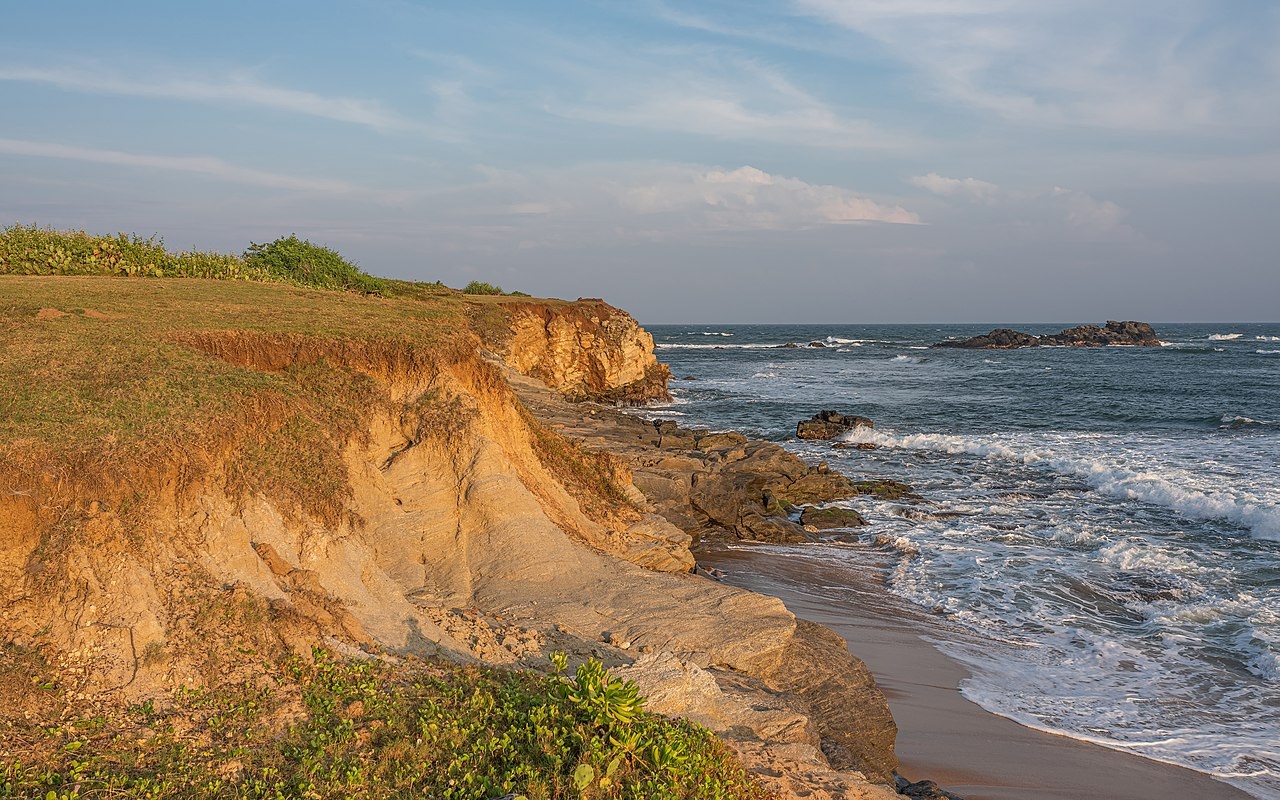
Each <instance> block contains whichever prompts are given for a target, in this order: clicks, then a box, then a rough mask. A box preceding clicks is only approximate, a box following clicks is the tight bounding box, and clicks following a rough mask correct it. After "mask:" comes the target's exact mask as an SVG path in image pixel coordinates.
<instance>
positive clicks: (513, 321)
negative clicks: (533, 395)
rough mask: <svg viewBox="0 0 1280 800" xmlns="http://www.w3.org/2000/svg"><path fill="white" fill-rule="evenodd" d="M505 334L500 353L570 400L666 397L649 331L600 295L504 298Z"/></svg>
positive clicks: (637, 400) (661, 368)
mask: <svg viewBox="0 0 1280 800" xmlns="http://www.w3.org/2000/svg"><path fill="white" fill-rule="evenodd" d="M503 309H504V310H505V311H506V312H507V314H508V317H509V320H510V338H509V339H508V340H507V341H506V343H505V346H504V349H503V353H502V355H503V358H504V359H505V360H506V361H507V363H508V364H510V365H511V366H512V367H513V368H514V369H516V370H517V371H519V372H521V373H523V374H525V375H530V376H532V377H535V378H538V379H539V380H541V381H543V382H545V383H546V384H547V385H548V386H551V387H552V388H554V389H556V390H558V391H559V392H561V393H562V394H563V395H564V396H566V397H568V398H570V399H573V400H603V401H608V402H618V403H645V402H649V401H651V400H669V399H670V397H671V395H670V394H669V393H668V392H667V381H668V379H669V378H670V377H671V373H670V371H669V370H668V369H667V366H666V365H665V364H660V363H658V359H657V357H656V356H655V355H654V353H653V337H652V336H650V335H649V333H648V332H647V331H645V330H644V329H643V328H641V327H640V325H639V324H638V323H637V322H636V321H635V319H633V318H632V317H631V315H630V314H627V313H626V312H625V311H622V310H620V309H617V308H614V307H613V306H611V305H609V304H608V303H605V302H603V301H596V300H579V301H578V302H576V303H564V304H558V305H549V304H546V303H504V304H503Z"/></svg>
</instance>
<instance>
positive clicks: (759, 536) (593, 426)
mask: <svg viewBox="0 0 1280 800" xmlns="http://www.w3.org/2000/svg"><path fill="white" fill-rule="evenodd" d="M507 379H508V381H509V382H510V383H511V385H512V386H513V388H514V389H515V390H516V392H517V394H518V396H519V397H520V399H521V402H522V403H523V404H524V405H525V407H527V408H528V409H529V410H530V411H531V413H532V414H533V415H534V417H535V418H536V419H538V420H539V421H540V422H542V423H543V424H546V425H548V426H550V427H552V428H553V429H555V430H556V431H557V432H558V433H560V434H561V435H563V436H565V437H566V438H568V439H570V440H571V441H574V442H577V443H579V444H581V445H582V446H585V447H587V448H590V449H598V450H601V451H605V452H608V453H610V454H612V455H615V456H617V457H620V458H621V459H623V461H624V462H625V463H626V465H627V468H628V470H629V471H630V473H631V477H632V480H633V481H634V484H635V486H636V487H637V488H638V489H639V490H640V492H641V493H642V494H643V497H644V503H645V504H646V506H647V507H648V508H650V509H651V511H652V513H654V514H656V515H657V516H658V517H659V518H660V519H662V520H663V521H665V522H667V523H669V524H671V525H672V526H675V527H677V528H679V529H681V530H683V531H685V532H686V533H688V534H689V536H690V538H691V542H690V546H693V547H697V546H700V545H701V546H706V545H709V544H712V543H717V542H719V543H732V542H756V543H801V542H812V541H819V540H829V538H830V536H831V532H832V531H833V530H841V529H843V530H847V529H851V528H854V527H858V526H861V525H865V524H866V522H865V521H864V520H863V519H862V518H861V516H860V515H858V514H857V512H855V511H852V510H850V509H845V508H838V507H835V508H829V507H826V506H825V505H824V504H825V503H828V502H830V501H834V500H840V499H847V498H849V497H853V496H856V495H859V494H873V495H879V496H894V497H904V496H905V497H916V495H914V493H912V492H911V489H910V487H907V486H905V485H903V484H899V483H896V482H893V481H884V480H876V479H866V480H851V479H850V478H848V477H846V476H844V475H841V474H840V473H838V472H835V471H833V470H831V469H829V468H828V467H827V466H826V465H825V464H818V465H816V466H815V465H809V464H807V463H805V462H804V461H803V460H801V459H800V458H799V457H797V456H795V455H794V454H792V453H790V452H788V451H787V450H785V449H784V448H782V447H781V446H779V445H777V444H774V443H771V442H765V441H760V440H753V439H750V438H748V437H746V436H744V435H742V434H739V433H732V432H728V433H726V432H711V431H705V430H697V429H686V428H682V427H680V426H679V425H677V424H675V423H673V422H671V421H668V420H658V421H652V422H651V421H647V420H643V419H640V418H638V417H636V416H633V415H631V414H628V413H624V412H622V411H620V410H619V409H616V408H612V407H609V406H601V405H597V404H594V403H577V404H569V403H566V402H565V401H564V399H563V398H561V397H560V396H559V395H557V394H556V393H554V392H549V391H547V390H546V389H545V388H544V387H542V386H540V385H538V383H537V382H536V381H532V380H529V379H527V378H524V377H522V376H520V375H514V374H508V376H507ZM850 419H852V418H850ZM695 571H697V572H699V573H702V574H707V575H709V576H711V577H716V573H715V571H714V570H712V571H710V572H708V571H707V570H704V569H702V568H701V567H695ZM799 622H800V623H801V625H800V633H801V634H802V636H801V638H802V639H803V641H804V642H805V643H804V644H803V645H802V646H801V647H800V650H798V651H795V655H794V656H792V657H790V658H788V659H787V662H786V663H784V664H783V665H780V666H781V669H778V670H774V671H771V672H770V673H769V674H768V675H766V676H762V678H763V682H761V680H760V679H752V678H751V677H750V676H745V675H742V674H735V673H734V672H733V671H725V670H723V669H720V668H715V667H713V668H711V669H709V670H701V671H700V670H697V669H696V668H695V669H693V670H691V669H690V665H689V664H687V663H683V662H682V661H681V660H680V659H678V658H674V657H673V656H671V654H669V653H663V654H660V655H650V654H644V655H642V656H641V657H640V658H639V659H637V660H636V661H635V662H634V663H633V664H631V665H627V666H624V665H620V666H618V667H616V668H615V672H616V673H617V674H619V675H622V676H624V677H626V678H628V679H631V680H634V681H636V682H637V683H638V684H639V685H640V687H641V689H642V691H643V692H644V693H645V694H646V695H647V696H648V697H649V701H650V706H651V708H653V709H654V710H657V711H661V712H663V713H669V714H675V715H679V716H686V717H689V718H691V719H694V720H695V721H698V722H700V723H701V724H703V725H706V726H707V727H709V728H711V729H712V730H714V731H716V732H717V733H718V734H720V735H721V736H722V737H724V738H726V740H727V741H729V742H730V743H731V745H732V746H734V747H735V749H737V750H738V751H739V753H740V754H742V755H743V756H744V758H746V759H747V761H748V763H752V764H756V765H758V768H757V769H756V774H757V775H758V776H759V777H761V778H762V779H763V780H764V781H765V783H766V785H767V786H769V787H770V788H771V789H773V790H774V791H777V792H779V793H780V795H781V796H782V797H816V798H822V797H829V798H840V797H862V796H870V795H865V794H864V793H865V792H867V791H870V790H871V787H867V786H864V785H861V784H860V779H859V778H858V777H857V776H856V775H853V776H850V775H848V774H846V773H844V772H842V771H843V770H848V769H850V768H851V767H854V768H857V769H858V771H859V772H861V773H862V774H863V775H865V776H866V777H868V778H871V779H872V780H873V781H875V782H878V783H880V785H881V786H882V787H884V788H886V789H888V788H889V787H892V789H893V790H894V791H896V792H899V793H900V794H901V795H905V796H909V797H919V798H947V797H955V796H956V795H953V794H949V793H947V792H946V791H945V790H944V789H942V788H941V787H938V786H937V785H936V784H933V783H932V782H930V781H918V782H912V781H910V780H908V779H906V778H903V777H902V776H901V775H898V774H897V773H896V766H895V767H894V768H892V769H891V770H890V772H889V773H886V772H883V771H878V772H874V771H871V770H869V769H868V765H869V764H871V763H873V762H876V763H879V764H881V765H887V764H889V763H893V764H895V765H896V758H895V757H894V756H893V755H892V749H893V740H894V737H895V736H896V730H897V729H896V725H895V724H894V722H893V720H892V716H891V715H890V714H889V713H888V710H887V706H886V705H885V701H884V697H883V694H882V693H881V691H880V689H879V688H878V687H877V686H876V684H875V681H874V678H872V676H871V675H870V674H869V672H867V670H866V667H865V665H863V664H862V662H861V661H860V660H858V659H857V658H856V657H854V656H852V655H850V653H849V649H848V647H847V646H846V644H845V642H844V640H842V639H841V638H840V637H839V636H836V635H835V634H833V633H832V632H831V631H830V630H829V629H828V628H826V627H824V626H821V625H816V624H814V623H811V622H808V621H805V620H800V621H799ZM709 649H710V647H709ZM779 690H782V692H781V694H779ZM726 696H727V697H729V698H734V699H737V700H738V701H740V702H749V703H751V704H752V707H753V708H756V709H757V710H758V711H761V710H764V709H768V712H767V713H768V714H770V715H773V714H778V713H791V714H798V715H800V717H803V718H807V720H808V721H807V722H806V723H804V725H803V726H802V727H803V728H809V729H810V730H811V731H812V733H810V734H807V735H805V736H803V737H801V738H800V739H798V740H797V739H795V738H794V737H795V734H796V733H797V732H798V731H799V730H801V729H802V728H797V727H795V726H784V727H779V726H778V725H777V724H776V721H774V720H773V718H772V717H770V718H769V719H768V720H767V721H762V720H761V719H759V718H754V717H752V716H747V717H744V716H742V715H741V713H740V711H735V710H733V705H732V703H726V701H725V697H726ZM755 716H756V717H758V713H757V714H756V715H755ZM762 722H763V724H762ZM744 734H746V736H745V738H743V735H744ZM815 734H816V737H815ZM815 744H816V745H817V749H818V750H819V751H820V752H821V758H815V756H816V755H817V754H816V753H814V752H813V750H812V749H811V748H813V747H814V745H815ZM806 752H807V753H808V754H809V755H808V756H805V753H806ZM762 758H763V759H764V762H765V763H766V764H767V763H770V762H771V763H773V766H772V767H770V766H759V765H760V764H761V759H762ZM778 759H782V761H781V762H779V761H778ZM779 766H782V767H783V768H782V769H778V767H779ZM773 773H777V774H773ZM890 775H891V776H892V783H890V782H889V781H888V780H887V778H888V777H889V776H890ZM891 794H892V793H890V794H889V795H886V796H890V795H891Z"/></svg>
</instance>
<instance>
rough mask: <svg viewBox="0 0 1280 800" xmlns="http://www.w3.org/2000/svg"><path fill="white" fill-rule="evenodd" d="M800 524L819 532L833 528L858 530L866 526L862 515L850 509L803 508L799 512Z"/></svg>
mask: <svg viewBox="0 0 1280 800" xmlns="http://www.w3.org/2000/svg"><path fill="white" fill-rule="evenodd" d="M800 524H801V525H804V526H806V527H808V526H812V527H814V528H817V529H818V530H820V531H829V530H832V529H833V528H860V527H862V526H863V525H866V524H867V521H866V520H865V519H863V518H862V515H861V514H859V513H858V512H857V511H854V510H853V509H851V508H817V507H815V506H805V509H804V511H802V512H800Z"/></svg>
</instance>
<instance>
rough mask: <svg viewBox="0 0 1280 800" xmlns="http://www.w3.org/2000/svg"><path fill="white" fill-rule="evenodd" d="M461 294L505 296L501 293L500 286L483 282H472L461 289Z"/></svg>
mask: <svg viewBox="0 0 1280 800" xmlns="http://www.w3.org/2000/svg"><path fill="white" fill-rule="evenodd" d="M462 293H463V294H506V292H504V291H502V287H501V286H495V285H493V284H492V283H485V282H484V281H472V282H471V283H468V284H467V285H466V286H463V287H462Z"/></svg>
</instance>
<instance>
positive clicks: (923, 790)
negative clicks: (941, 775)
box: [895, 775, 964, 800]
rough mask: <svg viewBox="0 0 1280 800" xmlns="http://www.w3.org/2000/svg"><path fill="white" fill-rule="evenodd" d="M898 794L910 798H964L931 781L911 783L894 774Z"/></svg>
mask: <svg viewBox="0 0 1280 800" xmlns="http://www.w3.org/2000/svg"><path fill="white" fill-rule="evenodd" d="M895 778H896V783H897V789H898V794H900V795H903V796H904V797H910V798H911V800H964V798H962V797H961V796H960V795H958V794H952V793H951V792H948V791H947V790H946V789H943V788H942V787H941V786H939V785H938V784H936V783H934V782H933V781H916V782H915V783H912V782H911V781H908V780H907V779H906V778H904V777H902V776H901V775H897V776H895Z"/></svg>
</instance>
